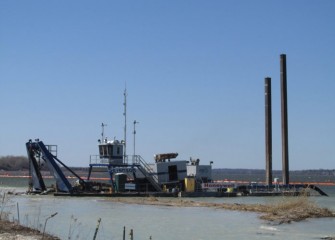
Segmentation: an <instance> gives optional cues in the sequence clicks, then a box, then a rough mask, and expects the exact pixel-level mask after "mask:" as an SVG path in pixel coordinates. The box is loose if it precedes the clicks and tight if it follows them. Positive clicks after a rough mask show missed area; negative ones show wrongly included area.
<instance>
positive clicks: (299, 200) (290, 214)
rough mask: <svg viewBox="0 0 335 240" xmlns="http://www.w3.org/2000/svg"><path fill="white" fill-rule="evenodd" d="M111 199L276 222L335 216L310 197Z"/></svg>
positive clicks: (334, 213) (112, 199)
mask: <svg viewBox="0 0 335 240" xmlns="http://www.w3.org/2000/svg"><path fill="white" fill-rule="evenodd" d="M109 201H113V202H121V203H127V204H143V205H157V206H172V207H209V208H217V209H226V210H234V211H248V212H257V213H260V214H261V215H260V218H261V219H264V220H267V221H271V222H274V223H278V224H282V223H290V222H291V221H296V222H298V221H302V220H305V219H307V218H324V217H335V212H333V211H331V210H329V209H327V208H321V207H319V206H317V205H316V204H315V203H314V202H312V201H311V200H310V199H309V198H308V197H290V198H289V197H288V198H285V199H283V201H281V202H280V203H277V204H269V205H264V204H239V203H208V202H198V201H191V200H184V199H178V198H156V197H148V198H110V199H109Z"/></svg>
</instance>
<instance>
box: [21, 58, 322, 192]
mask: <svg viewBox="0 0 335 240" xmlns="http://www.w3.org/2000/svg"><path fill="white" fill-rule="evenodd" d="M280 74H281V75H280V76H281V100H282V101H281V103H282V166H283V176H282V178H283V181H282V183H281V184H280V183H279V181H278V178H275V179H274V182H273V181H272V116H271V111H272V109H271V107H272V106H271V78H265V145H266V146H265V148H266V184H258V183H250V184H242V185H239V184H235V183H234V182H214V181H213V180H212V163H213V162H212V161H211V162H210V164H209V165H200V163H199V162H200V160H199V159H190V160H189V161H186V160H174V159H175V158H176V157H177V156H178V153H163V154H156V155H155V156H154V160H155V162H154V163H151V164H148V163H147V162H146V161H145V160H144V159H143V158H142V157H141V156H140V155H135V134H136V130H135V125H136V124H137V123H138V122H136V121H134V132H133V134H134V154H133V155H127V152H126V135H127V134H126V133H127V132H126V131H127V127H126V126H127V124H126V123H127V118H126V116H127V112H126V107H127V99H126V97H127V92H126V90H125V92H124V114H123V115H124V117H125V127H124V140H122V141H118V140H115V139H114V140H112V141H109V140H108V139H107V138H105V137H104V127H105V126H106V125H105V124H104V123H102V125H101V126H102V133H101V139H99V140H98V142H99V144H98V148H99V154H98V155H91V157H90V163H89V171H88V176H87V178H86V179H83V178H82V177H80V176H79V175H78V174H76V173H75V172H74V171H73V170H71V168H69V167H67V166H66V165H65V164H64V163H63V162H62V161H60V160H59V159H58V158H57V154H53V153H54V152H57V146H55V145H44V143H43V142H42V141H39V139H36V140H35V142H33V141H31V140H29V141H28V142H27V143H26V148H27V153H28V158H29V166H30V176H31V178H30V179H31V181H30V183H29V191H30V192H39V193H46V192H48V189H47V188H46V185H45V183H44V180H43V177H42V174H41V171H40V170H41V166H42V165H43V164H44V163H46V165H47V167H48V169H49V171H50V173H51V175H52V176H53V177H54V178H55V180H56V186H55V187H54V188H55V191H56V192H57V193H55V195H64V194H65V195H69V196H118V195H121V196H138V195H147V194H148V193H150V194H155V195H162V196H176V194H177V193H179V196H186V197H199V196H200V197H208V196H215V197H222V196H227V197H228V196H229V197H231V196H237V195H243V196H278V195H299V194H301V193H302V192H303V191H302V189H306V188H308V189H312V190H315V191H316V192H318V193H319V194H320V195H323V196H327V194H326V193H325V192H323V191H322V190H321V189H320V188H318V187H317V186H314V185H307V184H298V185H297V184H290V183H289V161H288V123H287V122H288V120H287V83H286V81H287V80H286V78H287V77H286V76H287V73H286V55H285V54H282V55H280ZM171 159H172V160H173V161H171ZM60 166H61V167H60ZM62 169H64V170H67V171H68V172H69V173H71V174H72V175H73V176H74V177H73V178H74V179H75V183H74V184H71V183H70V182H69V180H68V178H67V177H66V176H65V174H64V173H63V170H62ZM93 172H100V173H101V172H105V173H107V174H108V181H107V182H95V181H91V175H92V173H93Z"/></svg>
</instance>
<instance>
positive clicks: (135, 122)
mask: <svg viewBox="0 0 335 240" xmlns="http://www.w3.org/2000/svg"><path fill="white" fill-rule="evenodd" d="M138 123H139V122H136V120H135V121H134V132H133V134H134V158H135V153H136V152H135V142H136V141H135V140H136V139H135V135H136V127H135V125H136V124H138Z"/></svg>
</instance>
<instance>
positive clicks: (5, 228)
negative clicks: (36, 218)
mask: <svg viewBox="0 0 335 240" xmlns="http://www.w3.org/2000/svg"><path fill="white" fill-rule="evenodd" d="M42 237H43V234H42V233H41V232H39V231H37V230H34V229H30V228H27V227H23V226H20V225H17V224H16V223H12V222H8V221H4V220H0V240H2V239H6V240H14V239H15V240H38V239H42ZM43 240H59V238H57V237H53V236H50V235H48V234H45V235H44V237H43Z"/></svg>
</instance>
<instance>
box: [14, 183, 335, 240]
mask: <svg viewBox="0 0 335 240" xmlns="http://www.w3.org/2000/svg"><path fill="white" fill-rule="evenodd" d="M20 181H21V180H20ZM15 186H16V187H15V188H16V189H17V191H22V190H25V189H26V187H24V188H20V187H18V186H19V184H16V185H15ZM21 186H22V185H21ZM323 189H324V190H325V191H326V192H327V193H328V194H330V197H311V199H312V200H314V201H315V202H317V203H318V204H319V205H321V206H324V207H329V208H331V209H333V210H335V187H323ZM12 200H13V203H12V206H13V208H12V209H11V210H12V215H11V218H14V219H17V210H16V203H18V205H19V211H20V222H21V224H24V225H27V226H31V227H35V228H39V229H43V227H44V223H45V219H46V218H47V217H49V216H50V215H51V214H53V213H56V212H58V214H57V215H56V216H55V217H53V218H51V219H49V220H48V222H47V225H46V231H47V232H49V233H52V234H54V235H57V236H59V237H60V238H62V239H68V238H69V237H70V239H93V235H94V231H95V227H96V225H97V220H98V219H99V218H101V219H102V220H101V225H100V229H99V232H98V235H97V239H122V234H123V226H126V234H127V236H126V239H130V238H129V235H128V234H129V231H130V229H133V230H134V236H135V237H134V239H149V238H150V236H152V239H159V240H167V239H169V240H171V239H186V240H187V239H192V240H193V239H198V240H200V239H285V238H286V239H320V238H322V237H326V236H335V230H334V226H335V219H334V218H321V219H308V220H305V221H302V222H298V223H291V224H282V225H273V224H271V223H269V222H267V221H263V220H261V219H259V218H258V216H259V214H258V213H248V212H239V211H228V210H223V209H213V208H196V207H183V208H179V207H165V206H145V205H131V204H123V203H114V202H110V201H109V199H108V198H84V197H77V198H76V197H53V196H38V195H36V196H26V195H18V196H13V199H12ZM191 200H193V201H209V202H228V203H246V204H248V203H271V202H274V201H280V200H282V198H281V197H237V198H203V199H197V198H193V199H191Z"/></svg>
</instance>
